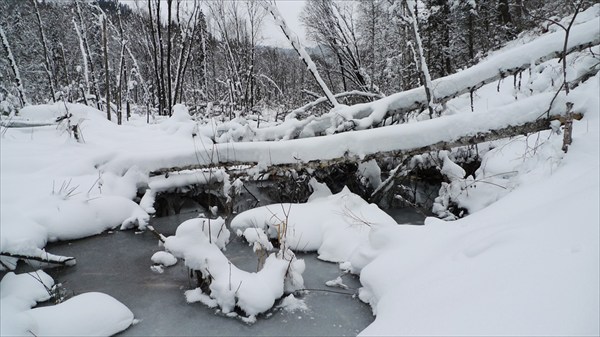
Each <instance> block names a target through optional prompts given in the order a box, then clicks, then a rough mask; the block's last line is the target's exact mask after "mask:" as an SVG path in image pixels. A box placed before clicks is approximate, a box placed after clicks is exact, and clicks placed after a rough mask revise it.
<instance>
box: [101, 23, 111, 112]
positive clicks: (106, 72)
mask: <svg viewBox="0 0 600 337" xmlns="http://www.w3.org/2000/svg"><path fill="white" fill-rule="evenodd" d="M106 35H107V31H106V15H103V16H102V45H103V47H104V48H103V49H104V80H105V82H104V85H105V88H104V89H105V92H106V118H108V120H111V116H110V74H109V70H108V45H107V42H106V40H107V36H106Z"/></svg>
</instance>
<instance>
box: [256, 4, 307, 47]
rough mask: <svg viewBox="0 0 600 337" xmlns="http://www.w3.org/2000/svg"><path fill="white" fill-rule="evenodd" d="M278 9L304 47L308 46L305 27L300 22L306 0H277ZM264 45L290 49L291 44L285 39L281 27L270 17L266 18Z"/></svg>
mask: <svg viewBox="0 0 600 337" xmlns="http://www.w3.org/2000/svg"><path fill="white" fill-rule="evenodd" d="M276 4H277V7H278V8H279V12H280V13H281V15H282V16H283V18H284V19H285V22H286V23H287V25H288V27H290V28H291V29H292V30H293V31H294V32H295V33H296V35H298V36H299V37H300V40H301V41H302V43H303V44H304V45H306V44H307V41H306V33H305V31H304V26H302V23H301V22H300V12H302V8H303V7H304V4H305V1H304V0H277V1H276ZM263 36H264V39H265V40H264V42H263V43H264V44H266V45H270V46H277V47H286V48H287V47H290V44H289V42H288V41H287V39H286V38H285V35H283V33H282V32H281V29H280V28H279V26H277V25H276V24H275V21H274V20H273V17H271V16H270V15H268V16H267V17H265V27H264V28H263Z"/></svg>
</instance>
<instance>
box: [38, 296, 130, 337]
mask: <svg viewBox="0 0 600 337" xmlns="http://www.w3.org/2000/svg"><path fill="white" fill-rule="evenodd" d="M29 314H30V315H31V316H32V317H33V319H34V320H35V321H36V323H37V329H36V330H34V332H35V335H36V336H111V335H113V334H115V333H117V332H119V331H123V330H125V329H127V328H128V327H129V326H130V325H131V324H132V323H133V313H132V312H131V311H130V310H129V309H127V307H126V306H125V305H123V304H122V303H121V302H119V301H117V300H116V299H114V298H113V297H111V296H109V295H106V294H103V293H97V292H91V293H84V294H80V295H77V296H74V297H72V298H70V299H68V300H66V301H65V302H63V303H60V304H57V305H55V306H51V307H41V308H34V309H32V310H31V311H30V312H29Z"/></svg>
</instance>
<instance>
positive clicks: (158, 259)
mask: <svg viewBox="0 0 600 337" xmlns="http://www.w3.org/2000/svg"><path fill="white" fill-rule="evenodd" d="M150 259H151V260H152V262H153V263H155V264H160V265H163V266H165V267H170V266H173V265H175V264H176V263H177V258H176V257H175V256H173V255H172V254H170V253H169V252H156V253H154V255H152V257H151V258H150Z"/></svg>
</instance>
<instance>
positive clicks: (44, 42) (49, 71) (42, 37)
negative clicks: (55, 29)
mask: <svg viewBox="0 0 600 337" xmlns="http://www.w3.org/2000/svg"><path fill="white" fill-rule="evenodd" d="M31 2H33V7H34V8H35V14H36V17H37V22H38V28H39V31H40V40H41V41H42V49H43V51H44V65H45V67H46V76H48V84H49V85H50V94H51V95H52V102H56V97H55V93H56V91H55V90H54V87H55V86H54V75H53V74H52V68H51V67H50V55H49V52H48V41H47V40H46V34H45V33H44V25H43V23H42V17H41V15H40V10H39V8H38V5H37V0H31Z"/></svg>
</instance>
